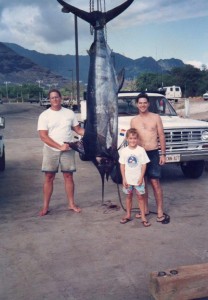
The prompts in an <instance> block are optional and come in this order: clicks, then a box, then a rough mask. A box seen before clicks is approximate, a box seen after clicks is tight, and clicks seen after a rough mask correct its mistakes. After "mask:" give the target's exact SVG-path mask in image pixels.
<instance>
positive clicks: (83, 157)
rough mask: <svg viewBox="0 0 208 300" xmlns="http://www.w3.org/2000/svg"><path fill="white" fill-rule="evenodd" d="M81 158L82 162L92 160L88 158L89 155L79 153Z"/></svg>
mask: <svg viewBox="0 0 208 300" xmlns="http://www.w3.org/2000/svg"><path fill="white" fill-rule="evenodd" d="M79 158H80V159H81V160H82V161H89V160H90V159H89V158H88V157H87V155H85V154H82V153H79Z"/></svg>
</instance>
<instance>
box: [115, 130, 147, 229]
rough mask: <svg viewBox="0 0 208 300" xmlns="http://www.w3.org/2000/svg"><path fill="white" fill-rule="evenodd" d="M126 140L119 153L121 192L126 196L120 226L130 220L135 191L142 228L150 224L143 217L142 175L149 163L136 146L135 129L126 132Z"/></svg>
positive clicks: (143, 151) (142, 150) (142, 149)
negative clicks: (125, 145) (124, 210)
mask: <svg viewBox="0 0 208 300" xmlns="http://www.w3.org/2000/svg"><path fill="white" fill-rule="evenodd" d="M126 139H127V142H128V146H127V147H125V148H124V149H122V151H121V152H120V158H119V163H120V169H121V175H122V179H123V192H124V193H125V194H126V215H125V216H124V217H123V218H122V219H121V221H120V223H121V224H126V223H127V222H129V221H130V220H131V208H132V198H133V190H135V191H136V195H137V199H138V204H139V209H140V212H141V220H142V224H143V226H144V227H149V226H150V225H151V224H150V223H149V222H148V221H147V219H146V217H145V197H144V194H145V186H144V174H145V171H146V164H147V163H148V162H149V161H150V160H149V158H148V156H147V154H146V152H145V150H144V148H142V147H140V146H138V133H137V130H136V129H135V128H130V129H129V130H127V133H126Z"/></svg>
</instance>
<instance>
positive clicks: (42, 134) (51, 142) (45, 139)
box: [39, 130, 70, 151]
mask: <svg viewBox="0 0 208 300" xmlns="http://www.w3.org/2000/svg"><path fill="white" fill-rule="evenodd" d="M39 136H40V139H41V141H43V142H44V143H45V144H47V145H48V146H50V147H53V148H56V149H58V150H60V151H67V150H69V149H70V147H69V145H68V144H63V145H60V144H58V143H56V142H55V141H54V140H53V139H51V138H50V137H49V135H48V130H39Z"/></svg>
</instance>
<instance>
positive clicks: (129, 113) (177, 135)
mask: <svg viewBox="0 0 208 300" xmlns="http://www.w3.org/2000/svg"><path fill="white" fill-rule="evenodd" d="M138 94H139V92H121V93H119V94H118V111H119V117H118V147H120V145H121V144H122V143H123V141H124V139H125V133H126V130H127V129H128V128H129V127H130V121H131V119H132V118H133V117H134V116H135V115H137V113H138V109H137V106H136V104H135V98H136V97H137V95H138ZM147 94H148V96H149V99H150V107H149V110H150V111H151V112H154V113H158V114H159V115H160V116H161V119H162V122H163V126H164V133H165V138H166V154H167V156H166V160H167V163H168V164H169V163H176V164H178V165H180V166H181V169H182V172H183V174H184V175H185V176H186V177H188V178H198V177H200V176H201V175H202V173H203V170H204V165H205V160H208V122H205V121H199V120H193V119H188V118H182V117H179V116H178V115H177V113H176V111H175V109H174V108H173V106H172V105H171V104H170V102H169V101H168V100H167V99H166V98H165V97H164V95H162V94H159V93H147ZM81 119H82V121H84V120H85V119H86V101H85V100H84V101H81ZM80 158H81V159H82V156H80ZM83 160H84V159H83ZM111 178H112V180H113V181H114V182H117V181H118V182H121V176H120V170H119V168H117V169H115V170H114V171H113V172H112V174H111Z"/></svg>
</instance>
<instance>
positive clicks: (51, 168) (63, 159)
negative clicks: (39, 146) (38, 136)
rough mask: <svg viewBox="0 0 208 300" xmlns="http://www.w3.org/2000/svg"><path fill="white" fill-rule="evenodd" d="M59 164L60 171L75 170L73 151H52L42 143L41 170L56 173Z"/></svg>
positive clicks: (68, 171)
mask: <svg viewBox="0 0 208 300" xmlns="http://www.w3.org/2000/svg"><path fill="white" fill-rule="evenodd" d="M59 166H60V169H61V172H67V173H72V172H75V171H76V164H75V151H74V150H69V151H54V150H52V149H51V148H49V147H47V146H45V145H44V147H43V162H42V172H50V173H57V172H58V170H59Z"/></svg>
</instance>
